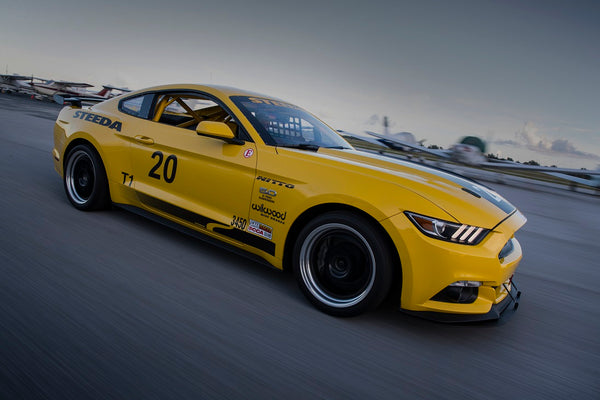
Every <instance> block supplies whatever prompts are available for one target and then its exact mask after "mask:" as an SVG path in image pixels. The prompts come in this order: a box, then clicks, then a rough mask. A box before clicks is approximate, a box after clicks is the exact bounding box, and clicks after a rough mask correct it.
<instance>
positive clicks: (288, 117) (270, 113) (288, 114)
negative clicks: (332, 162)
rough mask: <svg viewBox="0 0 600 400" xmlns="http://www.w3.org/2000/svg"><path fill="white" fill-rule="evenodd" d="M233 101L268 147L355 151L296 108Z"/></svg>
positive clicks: (240, 99)
mask: <svg viewBox="0 0 600 400" xmlns="http://www.w3.org/2000/svg"><path fill="white" fill-rule="evenodd" d="M231 100H233V102H234V103H235V104H236V105H237V106H238V107H239V108H240V110H242V112H243V113H244V115H245V116H246V118H248V120H249V121H250V122H251V123H252V125H253V126H254V128H255V129H256V130H257V132H258V133H259V134H260V136H261V137H262V139H263V140H264V141H265V143H266V144H269V145H273V146H282V147H294V148H300V149H306V150H318V149H319V148H320V147H326V148H335V149H351V148H352V146H351V145H350V144H349V143H348V142H346V141H345V140H344V139H343V138H342V137H341V136H340V135H338V134H337V132H335V131H333V130H332V129H331V128H329V127H328V126H327V125H325V124H324V123H323V122H321V121H320V120H319V119H317V118H316V117H314V116H313V115H311V114H310V113H308V112H306V111H305V110H303V109H301V108H300V107H298V106H295V105H293V104H290V103H286V102H283V101H280V100H273V99H267V98H263V97H251V96H233V97H231Z"/></svg>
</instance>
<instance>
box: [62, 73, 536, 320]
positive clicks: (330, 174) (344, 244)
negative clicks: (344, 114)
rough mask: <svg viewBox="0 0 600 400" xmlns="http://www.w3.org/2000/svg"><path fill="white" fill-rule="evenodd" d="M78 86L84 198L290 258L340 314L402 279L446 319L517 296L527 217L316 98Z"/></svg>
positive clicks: (475, 313) (412, 297)
mask: <svg viewBox="0 0 600 400" xmlns="http://www.w3.org/2000/svg"><path fill="white" fill-rule="evenodd" d="M76 100H77V99H71V102H72V103H73V105H71V106H67V107H65V108H63V109H62V111H61V112H60V115H59V116H58V119H57V121H56V124H55V127H54V149H53V151H52V153H53V158H54V166H55V168H56V171H58V173H59V174H60V175H61V177H62V178H63V181H64V187H65V191H66V194H67V197H68V199H69V200H70V202H71V203H72V204H73V206H75V207H76V208H78V209H80V210H96V209H101V208H106V207H109V206H111V204H115V205H118V206H121V207H126V208H128V209H131V210H134V211H137V212H139V213H141V214H146V215H149V216H152V217H153V218H155V219H156V217H159V220H161V221H163V222H166V223H171V224H172V223H176V224H178V225H177V226H179V227H185V228H189V229H191V230H193V231H194V233H195V232H200V233H202V234H203V237H206V238H209V239H210V238H212V239H216V241H218V242H219V243H223V244H225V245H227V246H228V247H233V248H236V249H241V250H243V251H244V252H245V253H246V254H248V255H254V256H258V257H259V258H261V259H262V260H265V261H267V262H268V263H269V264H271V265H273V266H274V267H276V268H279V269H288V268H289V269H292V270H293V272H294V274H295V277H296V279H297V281H298V284H299V286H300V289H301V290H302V292H303V293H304V294H305V295H306V297H307V298H308V299H309V300H310V301H311V302H312V303H313V304H314V305H315V306H316V307H317V308H319V309H321V310H322V311H324V312H327V313H329V314H333V315H339V316H351V315H356V314H359V313H361V312H364V311H366V310H368V309H372V308H374V307H376V306H378V305H379V304H380V303H381V302H382V300H383V299H384V298H386V296H388V295H389V294H392V293H395V294H398V295H399V299H400V300H399V302H400V304H399V306H400V308H401V309H402V310H405V311H408V312H412V313H415V314H418V315H422V316H426V317H434V318H437V319H441V320H460V321H465V320H483V319H496V318H499V317H500V316H501V314H502V312H503V311H504V310H507V309H514V308H516V305H517V304H518V297H519V294H520V292H518V291H517V289H516V288H515V286H514V284H513V282H512V276H513V273H514V272H515V269H516V267H517V265H518V263H519V261H520V260H521V257H522V253H521V247H520V245H519V242H518V241H517V240H516V239H515V237H514V234H515V231H517V230H518V229H519V228H520V227H521V226H522V225H523V224H524V223H525V222H526V219H525V217H524V216H523V215H522V214H521V213H520V212H519V211H518V210H517V209H516V208H515V207H514V206H513V205H511V204H510V203H509V202H507V201H506V200H505V199H503V198H502V197H501V196H499V195H498V194H497V193H495V192H494V191H492V190H490V189H488V188H486V187H484V186H482V185H480V184H477V183H475V182H473V181H471V180H468V179H465V178H462V177H460V176H457V175H453V174H450V173H447V172H443V171H439V170H436V169H432V168H429V167H426V166H423V165H420V164H416V163H411V162H407V161H401V160H397V159H392V158H386V157H383V156H378V155H374V154H370V153H366V152H361V151H357V150H355V149H354V148H353V147H352V146H351V145H350V144H348V143H347V142H346V141H345V140H344V139H343V138H342V137H341V136H340V135H339V134H338V133H337V132H336V131H334V130H333V129H331V128H330V127H328V126H327V125H325V124H324V123H323V122H321V121H320V120H319V119H317V118H316V117H315V116H313V115H312V114H310V113H308V112H307V111H305V110H304V109H302V108H300V107H297V106H295V105H293V104H290V103H288V102H285V101H282V100H279V99H274V98H271V97H267V96H264V95H261V94H257V93H251V92H246V91H242V90H238V89H233V88H228V87H220V86H200V85H191V84H190V85H169V86H158V87H152V88H148V89H144V90H139V91H136V92H132V93H128V94H127V95H124V96H120V97H117V98H113V99H110V100H107V101H104V102H102V103H99V104H96V105H94V106H92V107H90V108H81V103H78V102H77V101H76ZM213 241H215V240H213ZM510 305H513V306H512V307H509V306H510Z"/></svg>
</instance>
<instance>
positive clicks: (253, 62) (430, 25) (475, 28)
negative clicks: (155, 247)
mask: <svg viewBox="0 0 600 400" xmlns="http://www.w3.org/2000/svg"><path fill="white" fill-rule="evenodd" d="M0 10H1V12H0V69H1V71H2V73H5V72H6V71H7V70H8V72H9V73H17V74H23V75H31V74H33V75H34V76H36V77H42V78H46V79H54V80H70V81H85V82H89V83H91V84H94V85H101V84H113V85H120V86H127V87H129V88H133V89H141V88H144V87H148V86H153V85H158V84H167V83H208V84H221V85H227V86H234V87H238V88H241V89H247V90H252V91H256V92H259V93H265V94H269V95H272V96H274V97H278V98H282V99H284V100H286V101H289V102H291V103H294V104H297V105H299V106H302V107H304V108H306V109H308V110H309V111H311V112H313V113H314V114H315V115H317V116H319V117H320V118H321V119H323V120H324V121H325V122H326V123H328V124H329V125H330V126H332V127H334V128H335V129H343V130H346V131H350V132H355V133H360V132H363V131H364V130H372V131H375V132H382V131H383V127H382V121H383V116H388V118H389V120H390V122H391V126H390V131H391V132H400V131H408V132H412V133H413V134H414V136H415V137H416V138H417V140H420V139H426V142H425V145H431V144H436V145H439V146H442V147H444V148H448V147H449V146H450V145H451V144H453V143H455V142H457V141H458V140H459V139H460V138H461V137H463V136H467V135H474V136H479V137H481V138H482V139H484V140H485V141H487V143H488V152H492V153H495V154H498V155H500V156H502V157H512V158H513V159H516V160H520V161H522V162H524V161H529V160H536V161H538V162H540V163H541V164H542V165H558V166H561V167H569V168H581V167H585V168H588V169H596V168H597V167H598V165H599V164H600V45H599V43H600V23H598V21H600V1H582V0H571V1H567V0H564V1H555V0H529V1H528V0H522V1H518V0H502V1H487V0H469V1H467V0H451V1H430V0H420V1H403V0H396V1H379V0H371V1H365V0H362V1H353V0H347V1H337V0H332V1H327V0H320V1H314V0H305V1H284V0H279V1H264V0H253V1H238V0H233V1H228V0H220V1H210V2H205V1H201V0H193V1H191V0H170V1H162V2H158V1H153V0H148V1H141V0H129V1H113V0H105V1H93V2H92V1H85V0H78V1H71V0H54V1H47V0H19V1H10V0H0Z"/></svg>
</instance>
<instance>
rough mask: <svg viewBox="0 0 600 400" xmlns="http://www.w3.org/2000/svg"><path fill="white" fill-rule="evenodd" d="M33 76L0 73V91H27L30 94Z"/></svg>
mask: <svg viewBox="0 0 600 400" xmlns="http://www.w3.org/2000/svg"><path fill="white" fill-rule="evenodd" d="M34 79H38V78H35V77H33V76H25V75H16V74H13V75H8V74H6V75H0V89H2V92H6V93H15V92H16V93H28V94H31V93H32V92H33V88H32V87H31V82H33V80H34Z"/></svg>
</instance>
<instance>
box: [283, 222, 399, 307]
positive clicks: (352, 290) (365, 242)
mask: <svg viewBox="0 0 600 400" xmlns="http://www.w3.org/2000/svg"><path fill="white" fill-rule="evenodd" d="M386 239H387V238H385V237H384V235H383V234H382V233H381V232H380V230H379V228H378V227H377V226H375V225H374V223H373V222H372V221H370V220H368V219H367V218H365V217H363V216H361V215H358V214H354V213H350V212H347V211H335V212H330V213H327V214H324V215H321V216H319V217H317V218H315V219H314V220H312V221H311V222H309V223H308V224H307V225H306V226H305V227H304V228H302V230H301V231H300V233H299V235H298V238H297V240H296V243H295V245H294V251H293V268H294V275H295V277H296V281H297V283H298V286H300V289H301V290H302V292H303V293H304V295H305V296H306V297H307V298H308V300H310V302H311V303H312V304H314V305H315V307H317V308H318V309H320V310H321V311H324V312H325V313H327V314H330V315H335V316H342V317H351V316H355V315H359V314H361V313H363V312H365V311H367V310H371V309H374V308H376V307H377V306H378V305H379V304H380V303H381V302H382V301H383V299H384V298H385V297H386V296H387V294H388V292H389V289H390V285H391V283H392V277H393V258H392V256H391V254H392V253H391V251H390V249H389V245H388V244H387V243H388V240H386Z"/></svg>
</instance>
